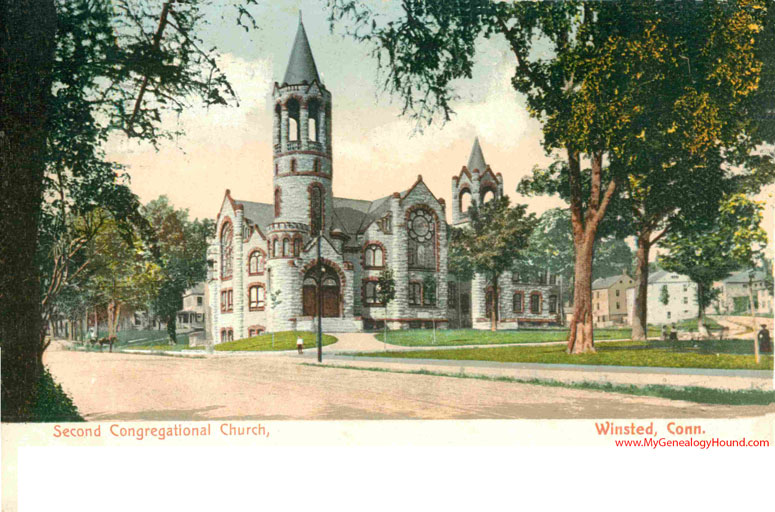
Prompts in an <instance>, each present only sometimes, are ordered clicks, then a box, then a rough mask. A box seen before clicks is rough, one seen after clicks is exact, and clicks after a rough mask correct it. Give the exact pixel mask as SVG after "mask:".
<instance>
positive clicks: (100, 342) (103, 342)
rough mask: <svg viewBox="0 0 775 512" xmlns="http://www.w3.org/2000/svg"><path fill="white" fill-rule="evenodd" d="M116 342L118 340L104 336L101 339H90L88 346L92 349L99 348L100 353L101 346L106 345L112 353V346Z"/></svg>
mask: <svg viewBox="0 0 775 512" xmlns="http://www.w3.org/2000/svg"><path fill="white" fill-rule="evenodd" d="M117 342H118V338H116V337H115V336H105V337H103V338H92V339H90V340H89V344H90V345H91V346H92V347H96V346H97V345H99V346H100V352H102V346H103V345H108V346H109V350H110V352H113V344H114V343H117Z"/></svg>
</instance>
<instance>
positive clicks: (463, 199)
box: [459, 188, 471, 213]
mask: <svg viewBox="0 0 775 512" xmlns="http://www.w3.org/2000/svg"><path fill="white" fill-rule="evenodd" d="M459 199H460V213H466V212H468V209H469V208H470V207H471V191H470V190H468V189H467V188H464V189H463V190H461V191H460V196H459Z"/></svg>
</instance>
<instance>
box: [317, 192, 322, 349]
mask: <svg viewBox="0 0 775 512" xmlns="http://www.w3.org/2000/svg"><path fill="white" fill-rule="evenodd" d="M322 239H323V192H322V191H321V190H320V189H319V188H318V363H322V362H323V257H322V256H321V243H322Z"/></svg>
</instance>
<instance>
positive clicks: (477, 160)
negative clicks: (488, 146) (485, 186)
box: [468, 137, 487, 171]
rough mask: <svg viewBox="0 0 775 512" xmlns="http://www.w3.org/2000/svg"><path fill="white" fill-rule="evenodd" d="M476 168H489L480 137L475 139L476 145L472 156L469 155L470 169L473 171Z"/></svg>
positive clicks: (472, 149) (481, 169)
mask: <svg viewBox="0 0 775 512" xmlns="http://www.w3.org/2000/svg"><path fill="white" fill-rule="evenodd" d="M474 169H479V170H480V171H484V170H485V169H487V164H486V163H485V162H484V154H482V148H481V146H479V137H476V138H475V139H474V147H472V148H471V156H469V157H468V170H469V171H473V170H474Z"/></svg>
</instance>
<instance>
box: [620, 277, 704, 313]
mask: <svg viewBox="0 0 775 512" xmlns="http://www.w3.org/2000/svg"><path fill="white" fill-rule="evenodd" d="M636 291H637V287H633V288H630V289H629V290H627V304H628V305H629V309H628V320H629V323H630V324H632V318H633V315H634V314H635V312H634V309H635V293H636ZM664 299H667V304H664V303H663V300H664ZM646 304H647V311H648V322H649V323H650V324H670V323H673V322H680V321H681V320H686V319H690V318H696V317H697V312H698V308H697V285H696V284H694V283H693V282H692V280H691V279H689V277H687V276H684V275H681V274H676V273H675V272H668V271H666V270H658V271H657V272H654V273H652V274H651V275H649V284H648V300H647V302H646Z"/></svg>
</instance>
